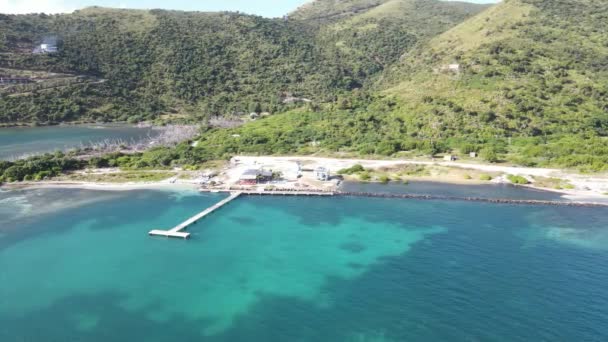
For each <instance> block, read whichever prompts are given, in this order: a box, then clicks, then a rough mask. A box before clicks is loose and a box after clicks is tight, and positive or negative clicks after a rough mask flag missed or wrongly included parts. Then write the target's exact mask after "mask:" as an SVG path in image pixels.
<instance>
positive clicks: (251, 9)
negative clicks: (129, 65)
mask: <svg viewBox="0 0 608 342" xmlns="http://www.w3.org/2000/svg"><path fill="white" fill-rule="evenodd" d="M448 1H452V0H448ZM308 2H311V0H249V1H247V0H223V1H216V0H214V1H209V0H203V1H191V0H175V1H171V2H170V3H167V2H164V1H160V0H149V1H144V0H0V13H2V14H26V13H47V14H55V13H70V12H73V11H74V10H78V9H82V8H86V7H92V6H99V7H110V8H129V9H156V8H158V9H167V10H183V11H202V12H217V11H239V12H243V13H248V14H255V15H261V16H264V17H280V16H282V15H285V14H288V13H289V12H291V11H293V10H295V9H296V8H298V7H299V6H302V5H304V4H305V3H308ZM465 2H472V3H496V2H498V0H468V1H465Z"/></svg>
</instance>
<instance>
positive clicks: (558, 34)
mask: <svg viewBox="0 0 608 342" xmlns="http://www.w3.org/2000/svg"><path fill="white" fill-rule="evenodd" d="M606 22H608V1H605V0H601V1H600V0H583V1H578V0H577V1H574V0H557V1H556V0H550V1H549V0H545V1H543V0H507V1H504V2H503V3H501V4H499V5H497V6H495V7H492V8H490V9H488V10H487V11H484V12H483V13H481V14H479V15H478V16H476V17H474V18H471V19H469V20H467V21H465V22H464V23H462V24H460V25H458V26H456V27H454V28H453V29H451V30H449V31H448V32H445V33H444V34H441V35H439V36H437V37H436V38H434V39H432V40H431V41H429V42H426V43H423V44H419V45H418V46H417V47H416V48H415V49H414V50H412V51H408V52H406V53H404V55H403V56H402V58H401V61H400V62H398V63H395V64H394V65H393V66H391V67H390V68H387V69H386V70H385V71H384V72H383V77H382V78H381V79H380V80H378V81H377V83H376V85H375V90H374V91H356V92H353V93H351V94H350V95H349V96H348V97H343V98H341V99H340V100H338V101H336V102H334V103H333V104H331V105H328V106H326V107H325V108H324V109H323V110H320V111H319V112H317V113H311V112H290V113H287V114H285V115H282V116H281V117H273V118H270V119H268V120H265V121H263V122H262V121H261V122H257V123H254V124H252V125H250V126H246V127H243V128H240V129H238V132H237V133H238V134H239V135H240V138H239V140H238V141H235V139H232V140H231V139H230V138H229V136H230V135H229V134H228V133H229V132H216V133H215V134H214V135H209V136H206V137H205V138H204V139H205V141H207V142H209V145H210V146H221V147H222V148H224V149H225V150H226V151H227V153H235V152H243V151H244V152H259V153H269V152H272V151H279V152H298V151H299V152H303V153H311V152H318V151H333V152H335V151H341V152H350V153H359V154H380V155H394V154H396V153H403V151H409V152H407V153H411V154H429V155H430V154H435V153H438V152H452V153H456V154H461V155H468V153H469V152H479V153H480V154H481V156H482V157H483V158H484V159H485V160H487V161H491V162H495V161H500V160H509V161H511V162H515V163H517V164H522V165H530V166H533V165H537V166H544V165H558V166H563V167H576V168H581V169H584V170H590V171H598V170H606V169H608V138H607V137H608V31H606V27H607V26H606V25H605V23H606ZM233 133H234V132H232V133H231V134H233ZM242 142H244V143H242Z"/></svg>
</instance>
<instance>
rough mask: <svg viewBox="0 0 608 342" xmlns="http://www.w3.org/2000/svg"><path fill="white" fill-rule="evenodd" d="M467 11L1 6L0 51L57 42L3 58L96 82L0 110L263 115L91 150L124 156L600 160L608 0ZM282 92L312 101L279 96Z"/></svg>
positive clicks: (415, 5)
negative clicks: (138, 145) (278, 13)
mask: <svg viewBox="0 0 608 342" xmlns="http://www.w3.org/2000/svg"><path fill="white" fill-rule="evenodd" d="M332 4H334V5H336V6H333V5H332ZM329 8H332V11H333V12H331V11H329V10H328V9H329ZM479 9H480V7H475V6H473V5H466V4H461V3H444V2H437V1H432V0H428V1H425V0H384V1H383V0H378V1H374V0H352V1H341V2H339V6H338V5H337V4H336V2H335V1H333V0H320V1H317V2H315V3H313V4H312V5H308V6H305V7H303V8H302V9H300V10H299V11H297V12H296V13H294V14H293V15H292V16H291V17H290V18H289V19H288V20H284V19H272V20H271V19H263V18H259V17H253V16H245V15H239V14H229V13H221V14H201V13H196V14H195V13H178V12H168V11H108V10H102V9H90V10H86V11H81V12H78V13H76V14H74V15H71V16H53V17H41V16H8V17H4V18H0V25H4V26H3V27H10V28H11V29H10V30H7V31H3V32H5V33H3V35H4V38H2V37H1V36H0V41H3V43H0V49H2V46H4V49H5V51H9V50H11V49H13V51H14V50H15V49H17V48H18V46H19V44H23V42H27V41H33V40H34V39H35V37H36V35H39V34H40V32H44V31H45V26H44V25H47V26H46V29H48V30H51V31H54V32H59V33H60V34H61V35H62V36H64V43H63V44H64V45H63V50H62V51H63V52H62V53H60V54H58V55H56V56H38V57H31V56H30V57H23V56H21V55H19V56H17V57H15V55H11V56H9V57H2V58H4V59H3V61H4V62H3V63H13V65H29V66H31V67H34V66H37V67H40V68H47V69H55V70H57V71H77V72H79V73H86V74H90V75H94V76H98V77H103V78H105V79H107V82H106V83H103V84H100V85H88V86H82V87H78V88H74V89H58V90H55V91H52V92H48V93H44V94H42V93H41V94H37V96H26V97H23V98H21V97H11V98H8V97H5V98H0V122H1V121H2V120H5V122H6V121H11V122H15V121H29V122H31V121H34V120H39V121H41V122H49V121H62V120H73V119H76V118H83V117H86V118H90V119H95V120H112V119H132V120H141V119H146V118H153V117H156V116H157V115H159V114H165V113H175V114H182V113H187V114H190V115H191V116H194V117H196V118H199V119H200V118H203V117H208V116H210V115H234V114H235V113H239V112H249V111H256V112H259V111H270V112H272V113H275V115H272V116H269V117H265V118H262V119H259V120H257V121H255V122H252V123H248V124H246V125H244V126H242V127H238V128H232V129H209V130H208V131H206V132H205V133H204V134H203V135H202V137H201V139H200V142H199V145H198V147H196V148H192V147H188V146H185V145H184V146H182V147H179V148H177V149H163V150H160V151H152V152H150V153H151V154H148V155H146V154H144V155H136V156H132V157H128V156H118V157H115V158H108V160H107V161H106V160H101V161H100V163H101V165H104V164H108V165H111V164H115V165H121V166H125V167H144V168H145V167H153V166H159V165H160V166H167V165H174V164H182V165H187V164H192V163H197V162H200V161H204V160H209V159H213V158H225V157H228V156H230V155H233V154H238V153H250V154H273V153H283V154H285V153H302V154H305V153H336V152H340V153H347V154H353V155H371V154H374V155H384V156H402V155H406V156H409V155H435V154H438V153H448V152H449V153H454V154H461V155H468V153H469V152H478V153H479V155H480V157H481V158H483V159H484V160H486V161H489V162H500V161H510V162H513V163H516V164H520V165H527V166H549V165H550V166H562V167H573V168H579V169H581V170H583V171H602V170H607V169H608V144H607V143H608V114H607V113H608V31H606V29H605V27H606V22H608V1H606V0H505V1H503V2H502V3H500V4H498V5H496V6H493V7H491V8H489V9H487V10H485V11H483V12H482V13H480V14H479V15H476V16H474V17H471V18H469V19H468V20H465V19H466V18H467V17H469V16H471V15H472V14H474V13H476V12H477V11H479ZM324 13H325V14H328V15H324ZM461 21H464V22H462V23H461V24H460V25H457V24H458V23H459V22H461ZM427 22H428V23H430V24H425V23H427ZM7 23H9V24H7ZM41 23H42V24H41ZM7 25H8V26H7ZM24 27H25V28H27V29H24ZM41 27H42V28H41ZM74 27H77V28H78V29H76V30H75V29H73V28H74ZM17 28H19V29H17ZM68 28H71V30H68ZM449 28H451V29H449ZM22 32H30V33H27V34H25V33H22ZM70 32H71V33H70ZM117 32H120V33H121V34H116V33H117ZM27 35H30V36H27ZM431 37H432V38H431ZM122 61H129V63H122ZM449 65H457V67H455V68H454V67H452V69H450V67H449ZM287 93H292V94H294V95H295V96H296V97H306V98H311V99H313V101H312V102H310V103H306V104H302V103H300V104H298V103H293V104H290V105H286V104H283V103H282V100H283V99H284V96H283V97H282V95H283V94H285V96H286V94H287ZM279 112H280V113H279ZM276 113H279V114H276ZM119 158H122V159H121V160H120V161H118V159H119Z"/></svg>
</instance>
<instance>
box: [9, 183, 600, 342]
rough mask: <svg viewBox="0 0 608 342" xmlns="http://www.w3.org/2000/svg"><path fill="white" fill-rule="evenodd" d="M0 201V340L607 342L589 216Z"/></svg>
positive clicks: (129, 200) (292, 203) (102, 198)
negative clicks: (170, 236)
mask: <svg viewBox="0 0 608 342" xmlns="http://www.w3.org/2000/svg"><path fill="white" fill-rule="evenodd" d="M223 196H224V195H220V194H199V193H196V192H189V191H185V192H184V191H182V192H163V191H141V190H140V191H127V192H103V191H89V190H75V189H38V190H12V191H8V192H0V270H1V272H0V300H1V301H0V303H1V305H0V340H2V341H13V340H36V341H37V340H45V341H73V340H83V341H108V340H112V341H136V340H145V341H178V340H179V341H200V340H205V341H207V340H208V341H245V340H248V341H254V340H255V341H405V340H416V341H438V340H449V341H471V340H479V341H487V340H491V341H532V340H534V341H536V340H547V341H574V340H586V341H592V340H597V341H601V340H606V339H608V325H607V324H606V322H607V321H608V290H607V289H606V286H605V284H606V283H608V232H607V231H606V224H607V223H608V213H607V212H606V210H605V208H570V207H544V206H520V205H496V204H488V203H473V202H460V201H415V200H395V199H381V198H357V197H338V198H294V197H289V198H279V197H268V198H266V197H243V198H239V199H237V200H235V201H234V202H232V203H230V204H229V205H227V206H226V207H225V208H222V209H221V210H220V211H218V212H217V213H215V214H214V215H211V216H210V217H208V218H206V219H204V220H202V221H201V222H199V223H198V224H197V225H194V226H192V227H191V228H190V230H189V231H190V232H191V233H192V234H193V236H192V239H191V240H190V241H182V240H167V239H164V238H150V237H148V236H147V231H148V230H150V229H152V228H169V227H172V226H174V225H175V224H176V223H179V222H181V221H182V220H183V219H184V218H186V217H188V216H189V215H192V214H194V213H196V212H198V211H200V210H201V209H203V208H205V207H207V206H209V205H211V204H213V203H215V202H217V201H218V200H219V199H221V198H223Z"/></svg>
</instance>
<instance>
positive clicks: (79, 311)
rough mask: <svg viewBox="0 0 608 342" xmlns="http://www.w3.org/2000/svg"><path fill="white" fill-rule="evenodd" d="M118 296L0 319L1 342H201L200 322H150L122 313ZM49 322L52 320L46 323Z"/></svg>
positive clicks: (77, 299) (72, 300)
mask: <svg viewBox="0 0 608 342" xmlns="http://www.w3.org/2000/svg"><path fill="white" fill-rule="evenodd" d="M124 300H125V297H124V296H122V295H121V294H120V293H104V294H98V295H80V296H71V297H68V298H64V299H61V300H59V301H57V302H55V303H53V304H52V305H51V306H50V307H48V308H45V309H42V310H39V311H37V312H34V313H30V314H27V315H25V316H20V317H10V318H8V317H2V316H0V339H1V340H2V341H46V342H64V341H87V342H97V341H99V342H106V341H125V342H127V341H128V342H132V341H158V342H165V341H167V342H169V341H201V340H204V336H203V335H202V333H201V327H204V326H205V322H204V321H192V320H189V319H186V318H185V317H179V316H174V317H172V318H170V319H168V320H165V321H162V322H160V321H158V320H152V319H150V318H149V316H148V315H147V313H150V312H154V310H155V307H154V305H151V306H149V307H147V308H145V310H142V311H139V312H132V311H128V310H125V309H124V308H123V307H122V305H121V303H122V302H123V301H124ZM50 318H52V319H50Z"/></svg>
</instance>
